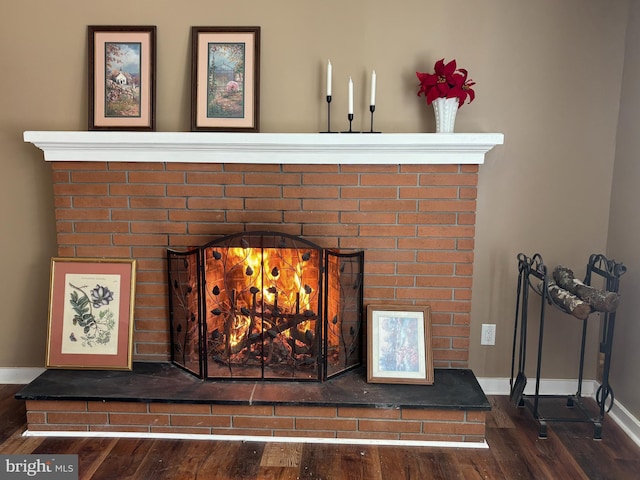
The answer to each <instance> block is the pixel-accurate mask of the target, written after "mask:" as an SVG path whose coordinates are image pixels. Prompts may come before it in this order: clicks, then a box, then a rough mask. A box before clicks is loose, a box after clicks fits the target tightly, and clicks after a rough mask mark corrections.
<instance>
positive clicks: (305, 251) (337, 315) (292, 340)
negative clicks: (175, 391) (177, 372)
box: [167, 232, 364, 381]
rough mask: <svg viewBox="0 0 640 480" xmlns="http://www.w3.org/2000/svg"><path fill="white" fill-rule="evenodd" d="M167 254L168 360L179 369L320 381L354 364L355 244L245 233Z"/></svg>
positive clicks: (358, 288) (358, 323)
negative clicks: (349, 248)
mask: <svg viewBox="0 0 640 480" xmlns="http://www.w3.org/2000/svg"><path fill="white" fill-rule="evenodd" d="M167 259H168V273H169V310H170V329H171V355H172V361H173V362H174V363H175V364H177V365H179V366H181V367H183V368H184V369H186V370H187V371H190V372H192V373H193V374H195V375H197V376H199V377H201V378H210V379H274V380H315V381H320V380H326V379H328V378H331V377H333V376H335V375H338V374H340V373H342V372H345V371H347V370H350V369H352V368H354V367H356V366H358V365H360V364H361V363H362V351H363V338H362V337H363V314H362V313H363V312H362V298H363V285H362V283H363V282H362V279H363V261H364V253H363V252H362V251H358V252H350V253H344V252H339V251H335V250H329V249H323V248H321V247H319V246H318V245H315V244H313V243H311V242H309V241H307V240H305V239H303V238H300V237H294V236H291V235H287V234H282V233H271V232H246V233H238V234H235V235H229V236H226V237H223V238H220V239H218V240H214V241H212V242H210V243H208V244H206V245H204V246H202V247H199V248H196V249H192V250H189V251H184V252H178V251H175V250H169V251H168V252H167Z"/></svg>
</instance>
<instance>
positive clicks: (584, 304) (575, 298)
mask: <svg viewBox="0 0 640 480" xmlns="http://www.w3.org/2000/svg"><path fill="white" fill-rule="evenodd" d="M547 291H548V293H549V297H551V299H552V301H553V302H554V303H555V304H556V305H558V306H559V307H560V308H562V309H563V310H564V311H566V312H567V313H569V314H571V315H573V316H574V317H576V318H578V319H580V320H586V318H587V317H588V316H589V315H590V314H591V312H594V311H597V312H607V313H613V312H615V311H616V308H617V307H618V298H619V296H618V294H617V293H616V292H608V291H606V290H599V289H597V288H594V287H591V286H590V285H586V284H585V283H583V282H581V281H580V280H578V279H577V278H576V277H575V276H574V274H573V271H572V270H571V269H570V268H567V267H565V266H562V265H559V266H557V267H556V268H555V269H554V271H553V281H550V282H549V284H548V286H547Z"/></svg>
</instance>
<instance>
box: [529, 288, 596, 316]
mask: <svg viewBox="0 0 640 480" xmlns="http://www.w3.org/2000/svg"><path fill="white" fill-rule="evenodd" d="M543 288H544V286H543V282H540V283H539V285H538V289H539V290H540V291H542V289H543ZM547 292H548V293H549V296H550V297H551V300H552V301H553V302H554V303H555V304H556V305H558V306H559V307H560V308H561V309H562V310H564V311H565V312H567V313H568V314H570V315H573V316H574V317H576V318H577V319H579V320H586V319H587V317H588V316H589V314H590V313H591V305H589V304H588V303H587V302H585V301H584V300H581V299H580V298H578V297H577V296H576V295H574V294H573V293H571V292H570V291H568V290H565V289H564V288H560V287H559V286H558V285H557V284H556V283H555V282H549V285H547Z"/></svg>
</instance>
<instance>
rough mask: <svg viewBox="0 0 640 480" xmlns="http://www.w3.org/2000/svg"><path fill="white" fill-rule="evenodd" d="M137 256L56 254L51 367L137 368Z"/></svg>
mask: <svg viewBox="0 0 640 480" xmlns="http://www.w3.org/2000/svg"><path fill="white" fill-rule="evenodd" d="M135 283H136V261H135V260H130V259H104V258H57V257H54V258H52V259H51V282H50V288H49V324H48V329H47V352H46V367H47V368H74V369H94V370H108V369H113V370H131V368H132V352H133V309H134V300H135Z"/></svg>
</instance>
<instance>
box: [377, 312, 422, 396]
mask: <svg viewBox="0 0 640 480" xmlns="http://www.w3.org/2000/svg"><path fill="white" fill-rule="evenodd" d="M367 381H368V382H371V383H410V384H421V385H431V384H432V383H433V350H432V347H431V310H430V308H429V307H426V306H413V305H369V306H367Z"/></svg>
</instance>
